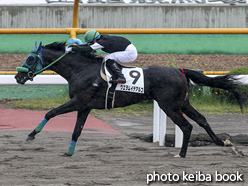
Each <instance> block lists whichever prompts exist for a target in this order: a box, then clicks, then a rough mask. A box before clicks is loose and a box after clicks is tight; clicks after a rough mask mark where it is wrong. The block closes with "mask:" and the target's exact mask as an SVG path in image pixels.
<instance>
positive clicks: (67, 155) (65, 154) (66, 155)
mask: <svg viewBox="0 0 248 186" xmlns="http://www.w3.org/2000/svg"><path fill="white" fill-rule="evenodd" d="M61 156H63V157H71V156H72V155H69V154H67V153H64V154H62V155H61Z"/></svg>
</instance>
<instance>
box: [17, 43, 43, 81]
mask: <svg viewBox="0 0 248 186" xmlns="http://www.w3.org/2000/svg"><path fill="white" fill-rule="evenodd" d="M42 55H43V51H42V42H40V44H39V46H37V43H36V42H35V48H34V49H33V50H32V51H31V52H30V54H29V55H28V57H27V58H26V60H25V62H24V63H23V65H22V67H17V68H16V70H17V71H18V73H17V74H16V75H15V79H16V82H17V83H19V84H22V85H23V84H25V83H26V81H28V80H30V81H32V80H33V78H34V76H35V75H36V74H38V73H37V72H39V71H41V70H42V68H43V60H42V59H43V56H42Z"/></svg>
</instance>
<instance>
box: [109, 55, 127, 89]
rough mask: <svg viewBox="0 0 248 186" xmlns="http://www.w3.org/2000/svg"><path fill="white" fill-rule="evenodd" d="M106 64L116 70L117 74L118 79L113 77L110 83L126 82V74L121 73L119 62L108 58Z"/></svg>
mask: <svg viewBox="0 0 248 186" xmlns="http://www.w3.org/2000/svg"><path fill="white" fill-rule="evenodd" d="M106 65H107V66H108V67H109V68H110V69H111V70H112V71H113V72H114V74H115V75H116V79H112V80H111V81H109V82H110V83H122V84H123V83H126V79H125V77H124V75H123V74H122V73H121V69H120V67H119V66H118V64H117V63H116V62H115V61H114V60H112V59H108V60H107V61H106Z"/></svg>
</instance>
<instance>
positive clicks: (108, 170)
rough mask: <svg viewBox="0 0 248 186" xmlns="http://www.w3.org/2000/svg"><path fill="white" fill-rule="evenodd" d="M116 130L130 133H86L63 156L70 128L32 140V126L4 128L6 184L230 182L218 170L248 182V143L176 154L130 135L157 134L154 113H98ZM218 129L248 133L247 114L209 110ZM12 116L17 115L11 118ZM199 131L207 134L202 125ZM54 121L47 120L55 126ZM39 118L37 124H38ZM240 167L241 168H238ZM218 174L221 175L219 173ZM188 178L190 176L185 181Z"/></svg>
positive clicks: (1, 157) (1, 174) (1, 160)
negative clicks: (200, 178) (149, 180)
mask: <svg viewBox="0 0 248 186" xmlns="http://www.w3.org/2000/svg"><path fill="white" fill-rule="evenodd" d="M97 117H98V118H99V119H101V120H103V121H105V122H106V123H108V124H109V125H110V126H112V127H113V128H114V129H115V130H117V131H119V132H121V133H122V134H124V135H109V134H99V133H98V134H94V133H93V134H89V133H86V134H85V133H83V134H82V135H81V136H80V138H79V140H78V143H77V146H76V150H75V154H74V155H73V156H72V157H63V156H61V155H62V154H63V153H65V152H66V151H67V148H68V147H69V144H70V140H71V133H70V132H48V131H42V132H41V133H40V134H38V135H37V137H36V139H35V140H34V141H32V142H26V141H25V139H26V137H27V135H28V134H29V133H30V132H31V131H28V130H19V131H15V130H2V131H0V139H1V144H0V149H1V151H0V185H6V186H12V185H25V186H26V185H30V186H31V185H52V186H54V185H56V186H57V185H80V186H81V185H82V186H84V185H89V186H92V185H96V186H99V185H116V186H119V185H121V186H122V185H123V186H124V185H134V186H136V185H137V186H143V185H147V176H148V177H149V178H151V175H152V174H153V173H154V171H156V173H157V174H160V175H162V174H168V173H172V174H177V175H178V176H179V181H178V182H173V181H171V182H170V181H168V180H167V181H166V182H163V181H161V180H160V181H157V182H154V183H151V185H162V184H164V183H167V184H171V183H176V184H177V185H206V186H207V185H223V186H224V185H226V184H227V182H218V181H216V180H215V179H216V171H217V173H218V174H222V175H224V174H229V175H231V174H236V175H237V174H238V173H239V174H242V177H241V178H242V180H243V181H242V182H241V181H240V180H239V181H233V182H228V185H235V186H236V185H247V183H246V182H247V181H246V180H247V176H248V169H247V166H248V163H247V162H248V148H247V146H244V145H240V144H235V146H234V147H219V146H216V145H209V146H201V147H192V146H190V147H189V148H188V154H187V157H186V158H175V157H174V155H176V154H178V153H179V150H180V149H178V148H174V147H160V146H158V144H157V143H148V142H145V141H143V140H139V139H137V138H132V137H130V134H133V133H139V134H151V133H152V119H153V118H152V115H140V116H134V115H125V116H118V115H116V116H115V117H113V116H112V115H107V114H104V115H98V116H97ZM206 117H207V119H208V121H209V123H210V125H211V126H212V129H213V130H214V131H215V132H216V133H217V134H219V133H228V134H229V135H231V136H233V135H238V134H242V135H247V134H248V130H247V129H248V127H247V126H248V125H247V124H248V117H247V115H207V116H206ZM10 119H11V118H10ZM55 119H56V118H55ZM191 123H192V124H193V126H194V129H193V134H198V133H206V132H205V131H204V130H202V129H201V128H200V127H199V126H197V124H195V123H194V122H191ZM52 124H53V122H52V121H50V122H48V123H47V125H52ZM36 125H37V123H34V127H35V126H36ZM174 130H175V127H174V124H172V122H171V121H170V120H169V119H168V125H167V131H168V133H169V134H173V133H174ZM199 171H200V173H201V174H205V176H206V175H208V174H209V175H211V178H212V181H211V182H210V181H196V180H195V182H192V181H189V180H187V179H186V178H187V177H185V174H194V175H196V173H199ZM237 171H238V173H237ZM217 178H218V177H217ZM185 179H186V180H185Z"/></svg>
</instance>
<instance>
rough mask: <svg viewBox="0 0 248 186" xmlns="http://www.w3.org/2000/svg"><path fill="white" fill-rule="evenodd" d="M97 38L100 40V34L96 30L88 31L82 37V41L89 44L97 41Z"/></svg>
mask: <svg viewBox="0 0 248 186" xmlns="http://www.w3.org/2000/svg"><path fill="white" fill-rule="evenodd" d="M99 38H100V34H99V33H98V32H97V31H96V30H89V31H88V32H86V33H85V35H84V41H85V42H86V43H91V42H92V41H94V40H95V39H99Z"/></svg>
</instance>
